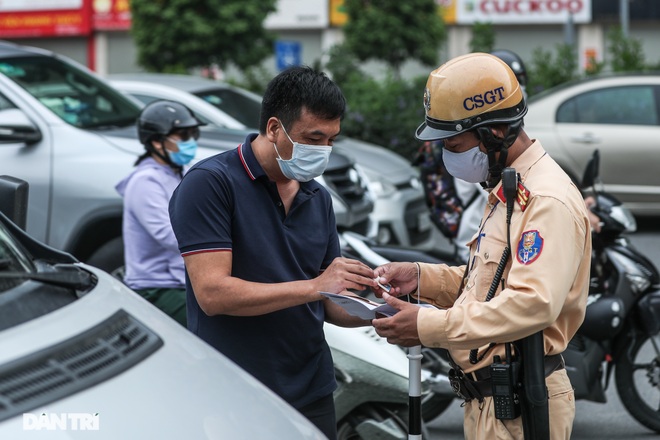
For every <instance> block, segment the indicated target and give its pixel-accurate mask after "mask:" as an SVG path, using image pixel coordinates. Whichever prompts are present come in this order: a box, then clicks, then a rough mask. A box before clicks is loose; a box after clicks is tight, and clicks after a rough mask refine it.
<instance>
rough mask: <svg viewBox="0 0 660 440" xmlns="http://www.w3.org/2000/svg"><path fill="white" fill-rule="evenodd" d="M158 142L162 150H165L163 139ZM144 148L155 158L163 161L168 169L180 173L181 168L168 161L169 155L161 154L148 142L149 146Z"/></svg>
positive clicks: (170, 160)
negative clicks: (170, 168)
mask: <svg viewBox="0 0 660 440" xmlns="http://www.w3.org/2000/svg"><path fill="white" fill-rule="evenodd" d="M159 142H160V143H161V144H162V145H163V150H165V138H163V139H161V140H160V141H159ZM146 148H147V151H148V152H150V153H152V154H155V155H156V156H158V157H160V158H161V159H163V160H164V161H165V163H166V164H168V165H169V166H170V167H172V168H173V169H174V170H176V171H179V172H180V171H181V169H182V167H180V166H179V165H177V164H175V163H173V162H172V159H170V156H169V154H163V153H161V152H160V151H158V150H157V149H156V148H155V147H154V146H153V144H152V143H151V142H149V144H148V145H147V146H146Z"/></svg>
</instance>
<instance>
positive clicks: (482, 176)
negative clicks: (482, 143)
mask: <svg viewBox="0 0 660 440" xmlns="http://www.w3.org/2000/svg"><path fill="white" fill-rule="evenodd" d="M442 161H443V162H444V164H445V167H446V168H447V171H449V174H451V175H452V176H454V177H456V178H458V179H461V180H465V181H466V182H471V183H479V182H485V181H486V179H488V155H487V154H486V153H484V152H483V151H481V150H480V149H479V145H477V146H476V147H473V148H470V149H469V150H467V151H464V152H462V153H454V152H452V151H449V150H447V149H443V150H442Z"/></svg>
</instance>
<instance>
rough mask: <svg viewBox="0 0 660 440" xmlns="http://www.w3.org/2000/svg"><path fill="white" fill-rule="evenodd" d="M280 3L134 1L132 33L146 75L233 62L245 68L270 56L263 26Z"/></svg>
mask: <svg viewBox="0 0 660 440" xmlns="http://www.w3.org/2000/svg"><path fill="white" fill-rule="evenodd" d="M275 4H276V0H167V1H165V0H131V16H132V21H133V25H132V29H131V34H132V36H133V38H134V40H135V44H136V46H137V50H138V63H139V64H140V65H141V66H142V67H144V68H145V69H146V70H148V71H153V72H174V73H186V72H187V70H188V69H191V68H195V67H205V66H210V65H212V64H217V65H218V66H220V68H225V67H226V66H227V65H228V64H229V63H230V62H231V63H233V64H235V65H236V66H238V67H239V68H241V69H245V68H248V67H250V66H251V65H253V64H257V63H259V64H260V63H261V62H262V60H263V59H264V58H266V57H267V56H269V55H271V54H272V51H273V41H274V36H273V35H272V34H270V33H269V32H268V31H266V30H265V29H264V27H263V26H262V25H261V24H262V23H263V21H264V20H265V18H266V16H267V15H268V14H269V13H270V12H273V11H275Z"/></svg>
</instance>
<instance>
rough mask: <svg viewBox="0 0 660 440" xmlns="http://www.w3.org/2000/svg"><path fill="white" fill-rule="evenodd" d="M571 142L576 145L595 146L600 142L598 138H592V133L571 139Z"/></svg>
mask: <svg viewBox="0 0 660 440" xmlns="http://www.w3.org/2000/svg"><path fill="white" fill-rule="evenodd" d="M571 142H575V143H577V144H597V143H599V142H600V138H599V137H596V136H594V135H593V134H592V133H585V134H583V135H582V136H574V137H572V138H571Z"/></svg>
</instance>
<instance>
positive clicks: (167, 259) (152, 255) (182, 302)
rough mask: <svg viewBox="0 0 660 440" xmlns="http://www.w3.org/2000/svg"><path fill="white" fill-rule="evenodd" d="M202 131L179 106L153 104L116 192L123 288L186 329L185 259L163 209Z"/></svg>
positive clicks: (141, 120) (145, 111) (140, 123)
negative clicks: (120, 208) (140, 149)
mask: <svg viewBox="0 0 660 440" xmlns="http://www.w3.org/2000/svg"><path fill="white" fill-rule="evenodd" d="M200 125H202V123H201V122H200V121H199V120H197V118H196V117H195V116H194V115H193V113H192V112H191V111H190V110H189V109H188V108H187V107H186V106H184V105H183V104H180V103H178V102H174V101H154V102H152V103H150V104H149V105H147V106H146V107H144V109H143V110H142V112H141V113H140V116H139V117H138V121H137V126H138V127H137V128H138V136H139V139H140V143H142V145H144V149H145V151H144V153H143V154H142V155H141V156H140V157H138V159H137V161H136V162H135V166H136V168H135V169H134V170H133V171H132V172H131V173H130V174H129V175H128V176H127V177H125V178H124V179H122V180H121V181H120V182H119V183H118V184H117V185H116V187H115V188H116V190H117V192H118V193H119V194H120V195H121V196H122V197H123V198H124V214H123V222H122V228H123V232H122V234H123V239H124V261H125V263H126V273H125V275H124V283H125V284H126V285H127V286H128V287H130V288H131V289H133V290H135V291H136V292H137V293H138V294H139V295H141V296H142V297H144V298H145V299H147V300H148V301H149V302H151V303H152V304H154V305H155V306H156V307H158V308H159V309H161V310H162V311H163V312H165V313H167V314H168V315H169V316H171V317H172V318H174V319H175V320H176V321H178V322H179V323H180V324H181V325H183V326H184V327H185V326H186V282H185V275H184V266H183V258H182V257H181V255H180V254H179V248H178V244H177V241H176V237H175V236H174V231H173V230H172V226H171V224H170V217H169V213H168V210H167V208H168V205H169V201H170V197H171V196H172V192H173V191H174V189H175V188H176V187H177V185H178V184H179V182H181V176H182V171H183V167H184V166H185V165H187V164H188V163H189V162H190V161H191V160H192V159H193V158H194V157H195V152H196V150H197V138H198V137H199V128H198V127H199V126H200Z"/></svg>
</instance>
